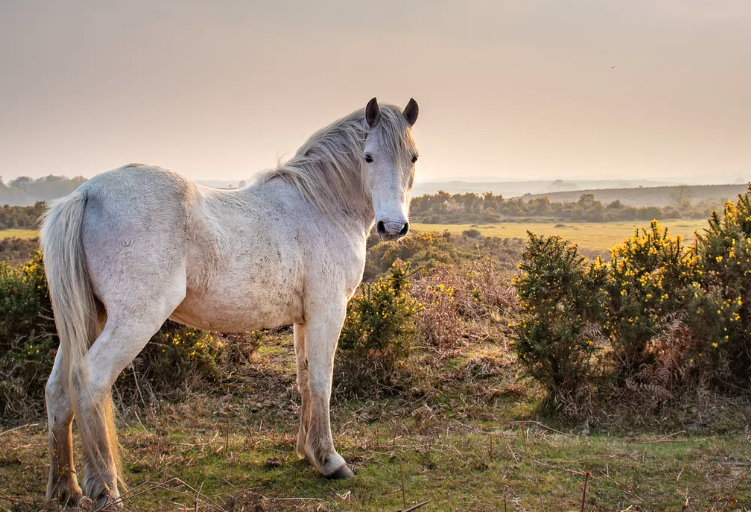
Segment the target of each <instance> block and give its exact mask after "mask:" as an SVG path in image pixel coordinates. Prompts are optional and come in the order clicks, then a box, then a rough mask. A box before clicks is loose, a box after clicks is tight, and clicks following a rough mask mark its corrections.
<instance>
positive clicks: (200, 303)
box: [170, 287, 303, 332]
mask: <svg viewBox="0 0 751 512" xmlns="http://www.w3.org/2000/svg"><path fill="white" fill-rule="evenodd" d="M245 290H246V291H244V293H237V292H235V291H233V289H232V287H227V288H225V289H223V290H221V291H220V290H217V291H216V292H214V293H211V292H208V293H207V292H203V293H199V292H196V291H191V290H190V289H189V290H188V293H187V295H186V296H185V300H183V302H182V303H181V304H180V306H178V308H177V309H176V310H175V311H174V312H173V313H172V316H171V317H170V318H172V319H173V320H176V321H178V322H180V323H182V324H186V325H190V326H191V327H196V328H199V329H206V330H210V331H220V332H243V331H251V330H257V329H271V328H274V327H280V326H283V325H290V324H293V323H295V322H300V321H302V317H303V315H302V311H303V307H302V295H301V294H300V293H298V292H296V291H295V290H293V289H289V288H287V289H286V290H284V289H280V287H268V288H260V287H256V288H251V289H250V290H248V289H247V288H246V289H245Z"/></svg>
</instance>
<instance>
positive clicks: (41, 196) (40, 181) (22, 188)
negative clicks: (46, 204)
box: [0, 175, 86, 206]
mask: <svg viewBox="0 0 751 512" xmlns="http://www.w3.org/2000/svg"><path fill="white" fill-rule="evenodd" d="M85 181H86V178H84V177H83V176H76V177H75V178H66V177H65V176H52V175H50V176H45V177H44V178H37V179H33V178H29V177H28V176H21V177H19V178H16V179H14V180H11V181H10V182H8V184H7V185H6V184H5V183H4V182H3V179H2V177H0V205H13V206H33V205H34V204H35V203H37V202H38V201H50V200H52V199H57V198H58V197H63V196H67V195H68V194H70V193H71V192H73V191H74V190H75V189H77V188H78V187H80V186H81V184H82V183H84V182H85Z"/></svg>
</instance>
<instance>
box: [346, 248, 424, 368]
mask: <svg viewBox="0 0 751 512" xmlns="http://www.w3.org/2000/svg"><path fill="white" fill-rule="evenodd" d="M407 269H408V267H407V266H405V265H403V264H401V262H396V263H395V264H394V265H393V266H392V268H391V270H390V271H389V273H388V275H387V276H385V277H382V278H381V279H379V280H378V281H376V282H375V283H372V284H364V285H362V287H361V290H360V292H359V293H358V294H357V295H355V296H354V297H353V298H352V299H351V300H350V302H349V304H348V305H347V317H346V319H345V321H344V327H343V328H342V332H341V335H340V337H339V347H340V349H341V350H340V352H339V354H340V357H342V358H344V359H346V360H350V361H354V362H355V363H356V365H360V366H362V365H368V366H372V363H376V364H377V365H378V366H380V367H382V368H383V369H384V370H386V371H393V370H394V369H395V368H396V366H397V364H398V363H399V362H400V361H402V360H404V359H406V357H407V356H408V355H409V353H410V349H411V346H412V341H413V340H414V338H415V334H416V328H415V315H416V314H417V312H418V311H420V309H421V306H420V304H419V303H418V302H417V301H415V300H414V299H412V298H411V297H410V295H409V276H408V272H407Z"/></svg>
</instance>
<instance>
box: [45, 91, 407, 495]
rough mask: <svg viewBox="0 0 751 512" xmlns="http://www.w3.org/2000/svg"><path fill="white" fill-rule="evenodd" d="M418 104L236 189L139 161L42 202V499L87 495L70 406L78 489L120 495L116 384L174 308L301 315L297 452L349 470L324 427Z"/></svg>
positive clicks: (260, 316) (190, 316) (391, 210)
mask: <svg viewBox="0 0 751 512" xmlns="http://www.w3.org/2000/svg"><path fill="white" fill-rule="evenodd" d="M417 114H418V107H417V103H416V102H415V101H414V100H410V101H409V104H408V105H407V107H406V108H405V109H404V110H401V109H400V108H397V107H395V106H393V105H381V106H380V107H379V105H378V102H377V101H376V99H375V98H373V99H372V100H371V101H370V102H369V103H368V105H367V107H366V108H365V109H360V110H358V111H356V112H353V113H352V114H350V115H348V116H347V117H345V118H343V119H340V120H339V121H336V122H334V123H333V124H331V125H329V126H327V127H326V128H324V129H322V130H320V131H319V132H317V133H316V134H314V135H313V136H312V137H311V138H310V139H308V141H307V142H305V144H303V146H302V147H301V148H300V149H299V150H298V151H297V153H296V154H295V156H294V157H293V158H292V159H290V160H289V161H288V162H286V163H285V164H283V165H280V166H279V167H277V168H276V169H273V170H271V171H268V172H266V173H265V174H263V175H262V176H261V177H260V179H259V180H257V181H256V182H255V183H254V184H252V185H250V186H248V187H245V188H242V189H239V190H228V191H225V190H215V189H210V188H205V187H200V186H197V185H195V184H194V183H192V182H190V181H188V180H187V179H185V178H183V177H182V176H180V175H179V174H176V173H174V172H171V171H167V170H164V169H160V168H158V167H149V166H145V165H137V164H132V165H126V166H125V167H121V168H119V169H116V170H114V171H110V172H106V173H103V174H100V175H98V176H95V177H94V178H92V179H91V180H89V181H88V182H86V183H85V184H84V185H82V186H81V187H79V188H78V189H77V190H76V191H75V192H73V193H72V194H70V195H69V196H67V197H65V198H63V199H61V200H59V201H57V202H56V203H55V204H54V205H53V206H52V207H51V208H50V210H49V212H48V213H47V215H46V217H45V219H44V222H43V227H42V233H41V245H42V249H43V251H44V262H45V268H46V272H47V280H48V282H49V289H50V296H51V298H52V304H53V308H54V311H55V321H56V324H57V330H58V333H59V335H60V349H59V350H58V352H57V357H56V359H55V365H54V368H53V369H52V374H51V375H50V378H49V382H48V384H47V388H46V400H47V414H48V420H49V430H50V477H49V483H48V486H47V498H48V499H49V500H54V499H58V500H59V503H61V504H64V503H76V502H77V500H78V499H79V498H80V497H81V496H82V491H81V488H80V487H79V485H78V482H77V479H76V473H75V469H74V467H73V455H72V450H73V447H72V441H71V422H72V420H73V417H74V415H75V417H76V418H77V422H78V427H79V429H80V432H81V438H82V442H83V448H84V480H83V488H84V489H83V492H85V494H86V495H87V496H89V497H90V498H91V499H92V500H94V501H95V502H97V503H98V504H100V505H103V504H106V503H108V502H109V503H112V502H113V501H115V502H116V500H117V498H118V497H119V492H118V482H120V481H119V479H118V477H119V465H118V457H117V434H116V430H115V424H114V416H113V407H112V402H111V398H110V392H111V388H112V384H113V383H114V382H115V379H116V378H117V376H118V375H119V374H120V372H121V371H123V369H124V368H125V367H126V366H127V365H128V364H129V363H130V362H131V361H132V360H133V359H134V358H135V357H136V356H137V355H138V353H139V352H140V351H141V350H142V349H143V348H144V346H145V345H146V343H147V342H148V341H149V339H150V338H151V337H152V336H153V335H154V334H155V333H156V332H157V331H158V330H159V328H160V327H161V325H162V324H163V323H164V321H165V320H167V319H168V318H171V319H174V320H176V321H178V322H181V323H184V324H186V325H189V326H193V327H197V328H201V329H210V330H214V331H224V332H229V331H235V332H237V331H249V330H251V329H262V328H272V327H278V326H283V325H290V324H294V339H295V352H296V355H297V384H298V387H299V390H300V393H301V395H302V414H301V420H300V429H299V433H298V436H297V454H298V456H299V457H301V458H306V457H307V458H308V459H309V460H310V461H311V462H312V463H313V464H314V465H315V467H316V468H317V469H318V471H320V472H321V473H322V474H323V475H325V476H327V477H330V478H348V477H351V476H352V472H351V470H350V469H349V468H348V467H347V464H346V462H345V460H344V459H343V458H342V457H341V455H339V454H338V453H337V451H336V450H335V449H334V442H333V439H332V437H331V426H330V419H329V401H330V396H331V378H332V369H333V362H334V351H335V350H336V345H337V340H338V338H339V332H340V330H341V327H342V325H343V323H344V318H345V313H346V307H347V301H348V300H349V298H350V297H351V296H352V294H353V293H354V290H355V288H356V287H357V285H358V284H359V283H360V281H361V279H362V274H363V268H364V264H365V240H366V237H367V235H368V233H369V231H370V230H371V228H372V227H373V224H374V222H375V223H376V225H377V231H378V233H379V235H380V236H381V238H383V239H386V240H395V239H398V238H400V237H402V236H404V235H406V234H407V231H408V230H409V224H408V220H407V212H408V205H409V200H410V194H411V190H412V182H413V178H414V169H415V162H416V161H417V149H416V147H415V144H414V141H413V139H412V136H411V127H412V125H414V124H415V121H416V120H417ZM120 484H121V486H122V482H120Z"/></svg>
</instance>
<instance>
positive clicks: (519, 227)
mask: <svg viewBox="0 0 751 512" xmlns="http://www.w3.org/2000/svg"><path fill="white" fill-rule="evenodd" d="M660 225H661V226H662V227H666V228H668V229H669V231H670V233H671V234H672V235H682V236H683V237H684V239H685V240H686V241H687V242H690V241H693V239H694V232H695V231H697V230H699V231H701V230H702V229H704V228H705V227H707V221H706V220H700V219H696V220H695V219H685V220H666V221H661V222H660ZM413 226H414V228H415V229H417V230H420V231H438V232H443V231H444V230H448V231H449V232H450V233H455V234H460V233H461V232H462V231H465V230H468V229H477V230H479V231H480V232H481V233H482V234H483V235H484V236H498V237H503V238H521V239H523V240H526V238H527V231H532V232H533V233H537V234H540V235H560V236H562V237H563V238H565V239H566V240H568V241H570V242H572V243H575V244H578V245H579V246H580V247H582V248H584V249H589V250H591V251H597V252H608V251H609V250H610V249H611V248H612V247H613V246H614V245H615V244H618V243H620V242H623V240H625V239H626V238H628V237H630V236H631V235H632V234H633V233H634V230H635V229H636V228H642V227H649V222H647V221H630V222H601V223H586V224H585V223H581V224H580V223H572V222H570V223H562V226H561V224H556V223H553V222H504V223H500V224H479V225H474V224H472V225H470V224H421V223H417V224H414V225H413ZM473 226H474V227H473ZM556 226H559V227H556Z"/></svg>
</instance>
